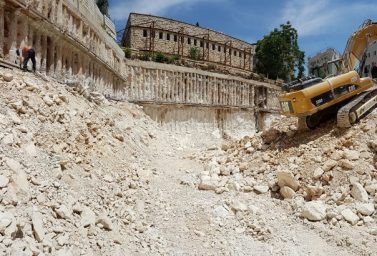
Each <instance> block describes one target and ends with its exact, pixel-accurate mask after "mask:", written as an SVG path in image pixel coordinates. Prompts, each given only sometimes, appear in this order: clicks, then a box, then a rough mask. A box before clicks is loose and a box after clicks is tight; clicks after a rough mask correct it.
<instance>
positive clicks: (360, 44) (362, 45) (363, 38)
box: [342, 20, 377, 73]
mask: <svg viewBox="0 0 377 256" xmlns="http://www.w3.org/2000/svg"><path fill="white" fill-rule="evenodd" d="M374 40H377V22H372V21H371V20H366V21H364V23H363V24H362V25H361V26H360V27H359V29H358V30H357V31H355V32H354V33H353V34H352V35H351V36H350V38H349V39H348V41H347V46H346V48H345V50H344V53H343V57H342V60H343V64H342V73H347V72H349V71H352V70H354V69H355V68H356V65H357V64H358V63H360V62H362V60H363V57H364V54H365V49H367V48H368V44H369V43H371V42H372V41H374Z"/></svg>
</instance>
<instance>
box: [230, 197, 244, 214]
mask: <svg viewBox="0 0 377 256" xmlns="http://www.w3.org/2000/svg"><path fill="white" fill-rule="evenodd" d="M230 208H231V209H232V210H233V211H235V212H238V211H247V209H248V207H247V205H246V204H244V203H242V202H240V201H238V200H234V201H233V202H232V203H231V205H230Z"/></svg>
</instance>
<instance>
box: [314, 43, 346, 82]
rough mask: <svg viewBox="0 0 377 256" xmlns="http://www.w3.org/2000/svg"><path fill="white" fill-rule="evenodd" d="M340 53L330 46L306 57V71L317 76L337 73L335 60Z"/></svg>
mask: <svg viewBox="0 0 377 256" xmlns="http://www.w3.org/2000/svg"><path fill="white" fill-rule="evenodd" d="M340 57H341V56H340V54H339V53H338V52H337V51H335V50H334V49H332V48H328V49H326V50H325V51H322V52H319V53H317V54H316V55H314V56H312V57H309V58H308V73H309V75H315V76H317V77H322V78H323V77H325V76H327V75H329V74H333V75H335V74H336V73H337V66H336V64H337V62H334V61H335V60H338V59H339V58H340Z"/></svg>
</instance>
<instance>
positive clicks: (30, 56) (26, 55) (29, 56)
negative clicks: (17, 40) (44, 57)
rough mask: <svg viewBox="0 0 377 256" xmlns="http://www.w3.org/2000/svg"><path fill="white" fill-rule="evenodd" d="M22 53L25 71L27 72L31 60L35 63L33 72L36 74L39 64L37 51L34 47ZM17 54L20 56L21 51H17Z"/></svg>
mask: <svg viewBox="0 0 377 256" xmlns="http://www.w3.org/2000/svg"><path fill="white" fill-rule="evenodd" d="M21 52H22V58H23V59H24V61H23V67H22V69H23V70H24V71H27V64H28V62H29V60H31V62H32V63H33V72H35V71H36V66H37V62H36V60H35V50H34V49H33V48H32V47H29V46H26V47H23V48H22V49H21ZM16 53H17V56H20V50H19V49H17V51H16Z"/></svg>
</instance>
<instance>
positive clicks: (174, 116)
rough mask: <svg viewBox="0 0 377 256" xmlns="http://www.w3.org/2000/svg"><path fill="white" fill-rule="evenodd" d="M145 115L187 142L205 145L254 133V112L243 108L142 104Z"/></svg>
mask: <svg viewBox="0 0 377 256" xmlns="http://www.w3.org/2000/svg"><path fill="white" fill-rule="evenodd" d="M143 109H144V111H145V113H146V114H147V115H149V116H150V117H151V118H152V119H153V120H155V121H156V122H157V123H159V124H160V126H161V127H162V128H164V129H167V130H169V131H170V132H173V133H176V134H179V135H180V138H186V139H187V143H191V144H196V145H197V144H201V143H204V144H208V143H210V142H211V141H213V140H214V139H220V138H222V137H224V136H231V137H234V138H242V137H243V136H250V135H253V134H254V133H255V132H256V130H257V129H256V126H255V115H254V112H253V111H250V110H246V109H239V108H234V109H225V108H206V107H194V106H161V105H150V104H144V105H143Z"/></svg>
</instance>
